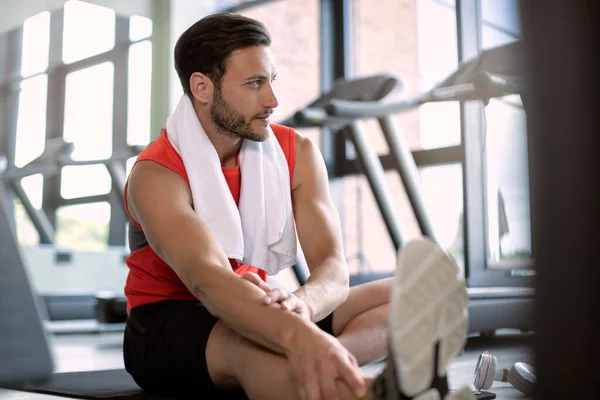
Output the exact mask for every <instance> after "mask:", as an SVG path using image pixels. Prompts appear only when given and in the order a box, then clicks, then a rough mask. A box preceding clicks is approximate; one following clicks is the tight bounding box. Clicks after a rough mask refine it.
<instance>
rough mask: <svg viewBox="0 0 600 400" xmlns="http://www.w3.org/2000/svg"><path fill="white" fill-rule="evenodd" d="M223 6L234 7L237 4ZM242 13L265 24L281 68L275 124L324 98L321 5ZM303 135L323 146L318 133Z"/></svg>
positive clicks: (291, 1) (308, 1)
mask: <svg viewBox="0 0 600 400" xmlns="http://www.w3.org/2000/svg"><path fill="white" fill-rule="evenodd" d="M220 5H221V6H228V5H233V2H228V4H220ZM240 13H241V14H242V15H245V16H247V17H250V18H254V19H257V20H259V21H261V22H262V23H263V24H265V26H266V27H267V30H268V31H269V33H270V35H271V39H272V44H271V50H272V51H273V55H274V58H275V63H276V65H277V79H276V80H275V82H274V91H275V95H276V96H277V100H278V101H279V106H278V107H277V108H276V109H275V111H274V114H273V119H272V120H273V121H281V120H284V119H286V118H288V117H290V116H291V115H293V114H294V113H295V112H296V111H298V110H299V109H301V108H302V107H304V106H306V105H307V104H309V103H311V102H312V101H314V100H315V99H316V98H317V97H318V96H319V95H320V87H319V85H320V83H319V79H320V76H319V1H318V0H286V1H275V2H271V3H266V4H262V5H258V6H255V7H252V8H248V9H245V10H243V11H241V12H240ZM300 132H301V133H302V134H304V135H307V136H308V137H310V138H311V139H312V140H313V141H314V142H315V143H317V144H318V143H319V130H318V129H302V130H301V131H300ZM277 279H278V281H279V282H278V284H282V285H285V286H286V287H289V288H293V287H295V285H297V280H296V278H295V277H294V276H293V273H292V271H291V269H287V270H285V271H284V272H282V273H281V274H279V275H278V276H277Z"/></svg>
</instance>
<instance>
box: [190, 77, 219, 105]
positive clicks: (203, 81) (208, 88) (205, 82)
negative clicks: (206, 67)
mask: <svg viewBox="0 0 600 400" xmlns="http://www.w3.org/2000/svg"><path fill="white" fill-rule="evenodd" d="M213 90H214V87H213V83H212V81H211V80H210V78H209V77H208V76H206V75H204V74H203V73H201V72H194V73H193V74H192V76H190V92H191V93H192V96H194V98H195V99H196V100H198V102H200V103H201V104H206V103H208V101H209V100H210V99H212V94H213Z"/></svg>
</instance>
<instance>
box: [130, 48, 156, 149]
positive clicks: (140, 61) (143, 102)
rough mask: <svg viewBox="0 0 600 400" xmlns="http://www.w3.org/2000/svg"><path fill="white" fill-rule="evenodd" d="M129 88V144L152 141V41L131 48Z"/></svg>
mask: <svg viewBox="0 0 600 400" xmlns="http://www.w3.org/2000/svg"><path fill="white" fill-rule="evenodd" d="M128 77H129V80H128V86H129V87H128V89H127V97H128V99H127V114H128V115H127V144H129V145H146V144H148V143H149V142H150V101H151V98H152V96H151V78H152V43H151V42H150V41H149V40H144V41H143V42H139V43H136V44H133V45H131V47H130V48H129V72H128Z"/></svg>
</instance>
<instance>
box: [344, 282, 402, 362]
mask: <svg viewBox="0 0 600 400" xmlns="http://www.w3.org/2000/svg"><path fill="white" fill-rule="evenodd" d="M392 282H393V278H388V279H381V280H378V281H373V282H369V283H365V284H362V285H359V286H355V287H352V288H350V293H349V295H348V299H346V302H345V303H344V304H342V305H341V306H340V307H339V308H338V309H337V310H335V311H334V312H333V334H334V336H336V337H337V338H338V339H339V341H340V342H341V343H342V344H343V345H344V347H346V349H348V351H349V352H350V353H352V355H353V356H354V357H355V358H356V361H358V364H359V365H361V366H362V365H365V364H369V363H372V362H375V361H380V360H382V359H383V358H385V357H386V355H387V354H388V351H387V336H388V316H389V302H390V289H391V286H392Z"/></svg>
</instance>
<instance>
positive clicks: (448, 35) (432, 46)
mask: <svg viewBox="0 0 600 400" xmlns="http://www.w3.org/2000/svg"><path fill="white" fill-rule="evenodd" d="M353 11H354V24H353V26H352V29H353V32H354V48H353V50H354V63H353V75H354V76H368V75H375V74H384V73H391V74H393V75H394V76H396V77H397V78H398V79H399V80H400V81H401V83H402V87H401V90H398V91H397V92H396V93H394V94H392V95H391V96H393V97H395V98H411V97H414V96H416V95H417V94H419V93H422V92H424V91H426V90H429V89H431V88H432V87H434V86H435V85H436V84H437V83H438V82H440V81H441V80H442V79H444V78H445V77H446V76H448V75H449V74H450V73H452V72H453V71H454V70H455V69H456V68H457V66H458V52H457V29H456V10H455V4H454V2H453V1H440V0H415V1H412V2H385V4H383V3H381V4H380V3H376V2H372V1H369V0H355V1H354V9H353ZM392 120H393V123H394V126H395V129H396V130H397V132H398V133H399V134H401V135H402V136H403V138H404V141H405V142H406V143H407V144H408V146H409V148H410V149H411V150H413V151H423V152H427V151H428V150H434V149H439V148H445V147H451V146H460V144H461V139H460V137H461V134H460V132H461V129H460V109H459V106H458V104H456V103H438V104H426V105H424V106H422V107H419V108H415V109H413V110H411V111H408V112H405V113H402V114H399V115H395V116H393V118H392ZM361 127H362V128H363V131H364V132H365V134H366V135H367V137H368V140H369V141H370V143H371V146H372V147H373V148H374V149H375V151H376V152H377V153H378V154H379V155H383V154H386V153H387V152H388V151H389V149H388V146H387V144H386V143H385V140H384V137H383V134H382V132H381V129H380V127H379V125H378V124H377V123H376V121H364V122H361ZM428 160H429V161H427V163H426V164H422V165H419V167H420V184H421V192H422V195H423V200H424V203H425V206H426V208H427V211H428V214H429V218H430V220H431V222H432V225H433V229H434V232H435V234H436V237H437V239H438V240H439V242H440V243H441V244H442V246H444V247H445V248H446V249H448V250H449V251H450V252H451V253H452V254H453V255H454V256H455V257H456V258H457V260H459V261H462V259H463V255H462V252H463V246H462V237H461V232H462V229H461V226H462V225H461V216H462V176H461V174H462V167H461V165H460V158H456V159H455V160H453V161H452V163H451V164H447V165H446V164H439V163H440V160H439V159H436V158H435V157H428ZM445 162H447V160H446V161H445ZM429 163H431V164H429ZM386 178H387V183H388V185H389V188H390V191H391V195H392V198H393V201H394V208H395V212H396V217H397V219H398V221H399V224H400V229H401V232H402V236H403V239H404V240H405V241H406V240H410V239H411V238H415V237H417V236H420V235H421V233H420V231H419V227H418V225H417V221H416V219H415V216H414V214H413V210H412V207H411V205H410V203H409V200H408V198H407V196H406V192H405V189H404V187H403V186H402V184H401V180H400V177H399V175H398V173H397V172H396V171H387V172H386ZM346 181H347V183H346V196H345V198H346V199H348V201H347V203H346V208H345V217H346V220H347V222H348V223H347V225H346V228H345V234H346V247H347V251H348V253H349V255H351V256H352V255H354V254H357V255H359V257H353V258H352V263H351V268H353V269H356V270H360V269H361V268H363V267H365V265H361V263H362V264H367V265H366V266H367V267H371V268H373V269H374V270H392V269H393V268H394V267H395V251H394V248H393V244H392V241H391V239H390V238H389V235H388V233H387V230H386V228H385V224H384V221H383V219H382V218H381V215H380V213H379V210H378V208H377V206H376V202H375V199H374V197H373V195H372V192H371V191H370V190H369V186H368V184H367V180H366V178H365V177H363V176H357V177H352V178H348V179H347V180H346ZM363 257H364V259H365V260H366V262H363V261H362V260H363Z"/></svg>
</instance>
